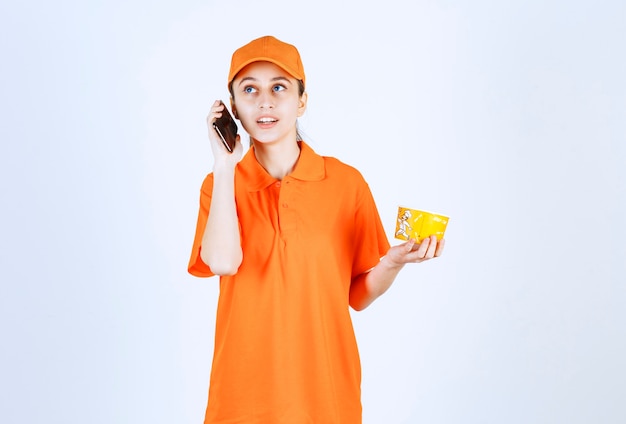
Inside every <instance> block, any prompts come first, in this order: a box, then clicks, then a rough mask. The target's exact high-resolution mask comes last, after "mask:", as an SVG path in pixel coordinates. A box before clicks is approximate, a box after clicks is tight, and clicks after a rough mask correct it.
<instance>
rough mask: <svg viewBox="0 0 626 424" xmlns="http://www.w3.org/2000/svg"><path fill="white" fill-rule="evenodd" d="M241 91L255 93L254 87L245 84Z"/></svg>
mask: <svg viewBox="0 0 626 424" xmlns="http://www.w3.org/2000/svg"><path fill="white" fill-rule="evenodd" d="M243 92H244V93H255V92H256V89H255V88H254V87H252V86H247V87H244V89H243Z"/></svg>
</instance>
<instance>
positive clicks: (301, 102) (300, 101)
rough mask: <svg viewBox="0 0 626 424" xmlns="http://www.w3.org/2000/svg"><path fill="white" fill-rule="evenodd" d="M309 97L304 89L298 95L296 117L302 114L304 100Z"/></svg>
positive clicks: (304, 105)
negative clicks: (300, 94)
mask: <svg viewBox="0 0 626 424" xmlns="http://www.w3.org/2000/svg"><path fill="white" fill-rule="evenodd" d="M308 99H309V95H308V94H307V92H306V91H305V92H304V93H302V96H300V100H299V101H298V118H299V117H301V116H302V115H304V111H305V110H306V102H307V100H308Z"/></svg>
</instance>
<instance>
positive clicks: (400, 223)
mask: <svg viewBox="0 0 626 424" xmlns="http://www.w3.org/2000/svg"><path fill="white" fill-rule="evenodd" d="M447 226H448V217H447V216H444V215H439V214H436V213H431V212H426V211H421V210H418V209H411V208H405V207H403V206H400V207H398V218H397V220H396V234H395V237H396V238H397V239H400V240H409V239H414V240H416V241H417V242H418V243H420V242H421V241H422V240H424V239H425V238H427V237H430V236H432V235H434V236H437V240H441V239H442V238H443V235H444V233H445V232H446V227H447Z"/></svg>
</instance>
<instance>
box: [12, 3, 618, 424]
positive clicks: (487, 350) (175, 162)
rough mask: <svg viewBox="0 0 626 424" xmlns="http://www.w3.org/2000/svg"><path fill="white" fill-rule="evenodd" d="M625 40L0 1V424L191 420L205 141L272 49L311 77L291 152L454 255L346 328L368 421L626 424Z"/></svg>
mask: <svg viewBox="0 0 626 424" xmlns="http://www.w3.org/2000/svg"><path fill="white" fill-rule="evenodd" d="M218 3H221V5H220V4H218ZM625 22H626V6H625V3H624V2H622V1H619V0H615V1H609V0H605V1H603V0H599V1H598V0H596V1H591V0H589V1H576V0H574V1H558V0H547V1H546V0H532V1H509V2H501V1H495V0H482V1H481V0H478V1H473V2H463V1H458V0H457V1H454V0H448V1H446V0H435V1H421V0H420V1H409V0H405V1H397V0H395V1H394V0H391V1H386V2H380V1H376V2H374V1H358V2H357V1H354V2H350V1H345V2H341V1H329V0H316V1H309V2H287V1H284V2H282V1H267V2H258V1H248V0H241V1H238V2H227V1H222V2H216V1H200V0H195V1H194V0H181V1H176V2H159V1H147V0H127V1H89V2H87V1H78V0H77V1H70V0H61V1H55V2H44V1H31V2H28V1H23V2H17V1H13V2H11V1H9V2H3V3H2V5H1V6H0V24H1V25H0V46H1V47H0V48H1V50H0V53H1V56H0V58H1V59H0V60H1V61H2V66H1V68H0V76H1V78H0V90H1V96H0V97H1V99H0V102H1V110H0V112H1V115H0V119H1V125H0V138H1V144H0V194H1V200H0V201H1V208H0V214H1V215H0V216H1V221H0V267H1V268H0V279H1V285H0V331H1V333H0V335H1V339H0V341H1V348H0V421H1V422H3V423H39V422H50V423H63V424H68V423H72V424H73V423H87V422H88V423H93V424H100V423H103V424H104V423H106V424H110V423H115V424H126V423H129V424H130V423H132V424H136V423H200V422H202V419H203V415H204V408H205V404H206V396H207V386H208V377H209V371H210V362H211V356H212V343H213V325H214V315H215V305H216V299H217V280H216V279H196V278H194V277H191V276H189V275H188V274H187V273H186V266H187V260H188V255H189V252H190V248H191V242H192V237H193V232H194V228H195V220H196V213H197V206H198V196H199V188H200V184H201V182H202V179H203V178H204V176H205V174H206V173H207V172H209V171H210V170H211V166H212V159H211V155H210V149H209V148H208V143H207V139H206V126H205V121H204V120H205V116H206V114H207V113H208V108H209V106H210V104H211V102H212V101H213V100H214V99H216V98H226V97H227V91H226V74H227V71H228V66H229V61H230V55H231V53H232V51H233V50H234V49H236V48H237V47H239V46H241V45H243V44H244V43H246V42H248V41H249V40H251V39H253V38H256V37H258V36H261V35H266V34H273V35H275V36H277V37H279V38H281V39H283V40H285V41H288V42H290V43H293V44H295V45H296V46H297V47H298V48H299V50H300V52H301V54H302V57H303V61H304V65H305V70H306V72H307V79H308V86H307V89H308V91H309V107H308V110H307V113H306V115H305V117H304V118H303V119H302V120H301V122H300V125H301V128H302V129H303V131H304V133H305V134H306V139H307V140H308V142H309V144H311V145H312V146H313V148H315V149H316V150H317V151H318V152H319V153H320V154H324V155H330V156H336V157H338V158H340V159H341V160H343V161H344V162H347V163H349V164H351V165H354V166H356V167H357V168H359V169H360V170H361V171H362V173H363V174H364V176H365V177H366V179H367V180H368V182H369V184H370V187H371V189H372V191H373V193H374V196H375V198H376V200H377V204H378V207H379V212H380V214H381V217H382V219H383V221H384V223H385V225H386V229H387V230H388V234H389V236H390V239H391V236H392V235H393V230H394V225H395V213H396V208H397V206H398V205H399V204H403V205H408V206H413V207H416V208H422V209H427V210H432V211H435V212H440V213H444V214H448V215H449V216H450V217H451V220H450V224H449V227H448V232H447V242H448V244H447V247H446V252H445V255H444V257H442V258H440V259H439V260H437V261H432V262H429V263H426V264H421V265H415V266H411V267H407V268H405V270H404V271H403V272H402V273H401V275H400V276H399V277H398V279H397V280H396V283H395V284H394V286H393V287H392V288H391V289H390V291H389V292H388V293H387V294H385V296H383V297H382V298H380V299H379V300H378V301H377V302H376V303H375V304H374V305H372V306H371V307H370V308H368V309H367V310H365V311H363V312H360V313H354V314H353V317H354V324H355V327H356V331H357V337H358V340H359V345H360V350H361V356H362V363H363V404H364V423H365V424H382V423H384V424H388V423H389V424H395V423H411V424H414V423H429V424H430V423H434V424H438V423H445V424H448V423H462V424H465V423H494V424H495V423H497V424H501V423H533V424H540V423H623V422H626V406H625V404H624V399H625V398H626V363H625V360H624V358H626V308H625V306H626V290H625V288H624V282H625V281H626V269H625V265H624V263H625V261H626V252H625V249H624V244H623V242H622V241H623V239H624V235H625V234H624V225H623V223H622V222H621V220H622V218H623V216H624V214H625V213H626V207H625V196H624V185H625V179H626V171H625V169H626V166H625V164H626V153H625V151H626V147H625V143H626V83H625V78H624V75H626V59H625V57H626V55H625V52H626V48H625V45H624V44H625V43H624V40H626V24H625ZM392 241H393V240H392Z"/></svg>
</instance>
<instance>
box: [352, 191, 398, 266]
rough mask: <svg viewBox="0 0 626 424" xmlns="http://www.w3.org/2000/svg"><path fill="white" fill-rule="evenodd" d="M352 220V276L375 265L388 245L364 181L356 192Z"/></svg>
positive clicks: (370, 193) (372, 198)
mask: <svg viewBox="0 0 626 424" xmlns="http://www.w3.org/2000/svg"><path fill="white" fill-rule="evenodd" d="M354 222H355V239H354V241H355V246H354V248H355V253H354V259H353V261H352V278H354V277H356V276H358V275H360V274H362V273H364V272H366V271H369V270H370V269H372V268H373V267H374V266H376V264H378V262H379V261H380V258H382V257H383V256H385V255H386V254H387V251H388V250H389V247H390V244H389V240H388V239H387V235H386V234H385V229H384V227H383V224H382V222H381V220H380V215H379V214H378V209H377V208H376V203H375V202H374V197H373V196H372V192H371V191H370V189H369V186H368V185H367V183H366V182H365V181H363V184H362V185H361V187H360V190H359V193H358V197H357V207H356V211H355V216H354Z"/></svg>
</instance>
